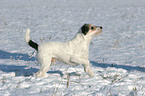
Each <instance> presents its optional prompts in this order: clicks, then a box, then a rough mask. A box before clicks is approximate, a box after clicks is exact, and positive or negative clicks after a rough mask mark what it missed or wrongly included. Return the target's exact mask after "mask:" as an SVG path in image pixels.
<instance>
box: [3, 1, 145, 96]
mask: <svg viewBox="0 0 145 96" xmlns="http://www.w3.org/2000/svg"><path fill="white" fill-rule="evenodd" d="M0 4H1V6H0V36H1V37H0V46H1V47H0V96H24V95H25V96H41V95H43V96H64V95H65V96H145V75H144V74H145V38H144V37H145V18H144V17H145V5H144V4H145V1H144V0H111V1H110V0H101V1H100V0H91V1H90V0H71V1H68V0H63V1H62V0H51V1H48V0H43V1H41V0H22V1H20V0H1V1H0ZM84 23H91V24H94V25H98V26H103V33H102V34H101V35H100V36H98V37H96V38H94V39H93V40H92V42H91V44H90V54H89V55H90V56H89V60H90V62H91V68H92V70H93V72H94V73H95V76H94V77H91V78H89V76H88V75H87V74H86V73H85V72H84V69H83V67H82V66H75V67H73V66H69V65H65V64H62V63H59V62H57V64H56V65H53V66H52V67H51V70H49V71H48V76H47V78H35V74H34V73H36V72H37V71H38V70H39V67H40V65H39V64H38V62H37V59H36V58H35V55H36V52H35V51H34V50H33V49H32V48H30V47H29V46H28V45H27V44H26V42H25V40H24V36H25V31H26V29H28V28H30V29H31V38H32V39H33V40H34V41H36V42H38V43H39V44H40V43H41V42H43V41H66V40H70V39H71V38H73V36H75V34H76V33H77V31H78V29H79V28H80V27H81V26H82V25H83V24H84Z"/></svg>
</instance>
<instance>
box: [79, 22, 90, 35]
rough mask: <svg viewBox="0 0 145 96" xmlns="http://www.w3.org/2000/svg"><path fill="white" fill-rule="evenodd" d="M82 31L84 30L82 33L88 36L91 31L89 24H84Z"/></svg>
mask: <svg viewBox="0 0 145 96" xmlns="http://www.w3.org/2000/svg"><path fill="white" fill-rule="evenodd" d="M81 29H82V33H83V34H84V35H86V34H87V33H88V31H89V24H84V25H83V26H82V28H81Z"/></svg>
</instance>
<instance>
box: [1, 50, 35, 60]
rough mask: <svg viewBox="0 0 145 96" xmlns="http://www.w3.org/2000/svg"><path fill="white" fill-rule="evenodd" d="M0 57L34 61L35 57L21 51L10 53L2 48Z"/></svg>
mask: <svg viewBox="0 0 145 96" xmlns="http://www.w3.org/2000/svg"><path fill="white" fill-rule="evenodd" d="M0 59H15V60H24V61H35V60H37V59H36V58H35V57H30V56H29V55H28V54H22V53H10V52H6V51H3V50H0Z"/></svg>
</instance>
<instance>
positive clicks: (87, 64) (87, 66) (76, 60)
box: [70, 56, 94, 77]
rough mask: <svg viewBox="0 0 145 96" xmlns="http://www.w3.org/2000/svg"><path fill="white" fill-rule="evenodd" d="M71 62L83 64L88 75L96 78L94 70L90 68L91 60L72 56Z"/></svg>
mask: <svg viewBox="0 0 145 96" xmlns="http://www.w3.org/2000/svg"><path fill="white" fill-rule="evenodd" d="M70 61H71V62H72V63H76V64H82V65H83V66H84V71H85V72H86V73H88V74H89V76H90V77H92V76H94V73H93V72H92V70H91V68H90V62H89V60H86V59H82V58H79V57H74V56H72V57H71V59H70Z"/></svg>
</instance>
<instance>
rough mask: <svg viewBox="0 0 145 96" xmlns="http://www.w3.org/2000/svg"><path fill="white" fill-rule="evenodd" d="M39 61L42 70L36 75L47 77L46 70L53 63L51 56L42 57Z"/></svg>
mask: <svg viewBox="0 0 145 96" xmlns="http://www.w3.org/2000/svg"><path fill="white" fill-rule="evenodd" d="M39 63H41V67H40V70H39V71H38V72H37V73H36V77H45V75H46V72H47V71H48V70H49V68H50V65H51V58H48V57H47V58H42V59H41V60H39Z"/></svg>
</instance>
